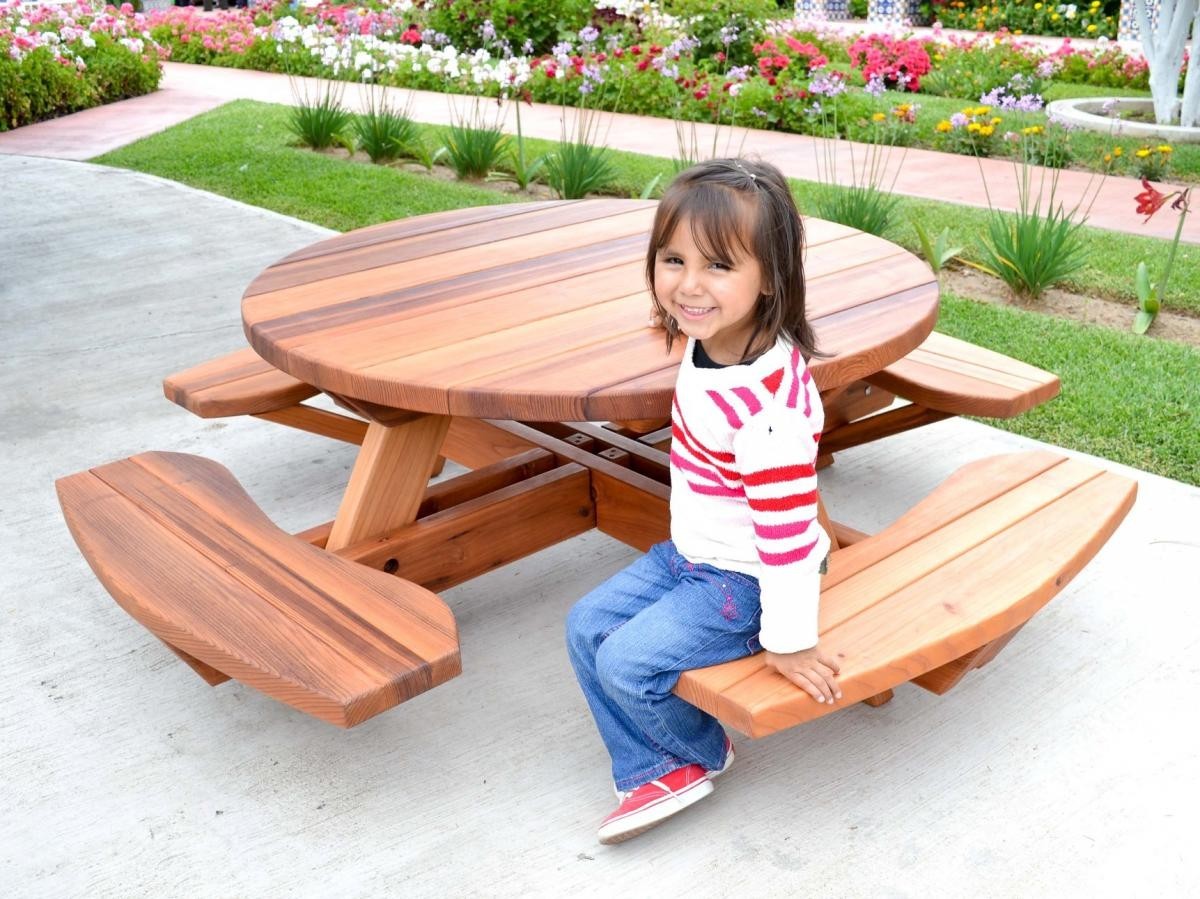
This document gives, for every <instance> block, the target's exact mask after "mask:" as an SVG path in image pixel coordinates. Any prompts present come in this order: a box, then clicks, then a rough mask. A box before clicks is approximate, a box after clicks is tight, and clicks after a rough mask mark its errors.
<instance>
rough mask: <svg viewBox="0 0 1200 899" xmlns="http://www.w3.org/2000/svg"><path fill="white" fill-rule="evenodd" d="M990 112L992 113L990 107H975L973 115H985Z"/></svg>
mask: <svg viewBox="0 0 1200 899" xmlns="http://www.w3.org/2000/svg"><path fill="white" fill-rule="evenodd" d="M991 111H992V107H990V106H977V107H975V115H987V114H988V113H989V112H991Z"/></svg>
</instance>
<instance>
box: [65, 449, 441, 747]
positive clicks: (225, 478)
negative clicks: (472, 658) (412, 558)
mask: <svg viewBox="0 0 1200 899" xmlns="http://www.w3.org/2000/svg"><path fill="white" fill-rule="evenodd" d="M56 486H57V488H58V495H59V500H60V503H61V505H62V508H63V514H64V516H65V518H66V520H67V523H68V525H69V527H70V529H71V533H72V534H73V535H74V537H75V540H76V543H77V544H78V545H79V547H80V549H81V551H82V552H83V555H84V557H85V558H86V559H87V560H88V563H89V564H90V565H91V566H92V569H93V571H95V573H96V575H97V577H98V578H99V579H100V581H101V583H103V584H104V586H105V587H106V588H107V589H108V591H109V592H110V593H111V594H112V596H113V597H114V599H116V600H117V602H118V603H119V604H120V605H121V606H122V607H123V608H124V609H125V610H126V611H127V612H129V614H130V615H132V616H133V617H134V618H136V619H137V620H138V621H140V622H141V623H142V624H144V625H145V626H146V627H147V628H148V629H149V630H151V631H152V632H153V633H154V634H155V635H156V636H157V637H159V638H160V639H162V640H163V641H164V642H166V643H167V644H168V645H170V646H171V647H172V648H173V649H175V650H176V651H177V652H178V653H180V654H181V655H182V656H186V657H191V658H192V659H194V660H196V661H197V662H199V663H200V664H201V665H203V666H206V668H207V669H213V670H214V671H215V672H219V673H220V674H222V675H226V676H229V677H233V678H236V679H238V680H240V681H242V682H243V683H246V684H248V685H250V686H253V687H255V688H256V689H259V690H261V691H262V692H264V693H266V694H267V695H269V696H272V697H274V698H275V699H278V700H280V701H282V702H285V703H287V704H289V705H291V706H293V707H295V708H297V709H299V710H301V711H304V712H306V713H308V714H311V715H315V716H316V717H319V718H322V719H324V720H326V721H330V722H332V723H334V724H337V725H339V726H342V727H350V726H353V725H354V724H357V723H359V722H361V721H363V720H366V719H367V718H369V717H371V716H372V715H375V714H377V713H379V712H381V711H383V710H385V709H387V708H390V707H391V706H393V705H395V704H397V703H398V702H402V701H404V700H405V699H408V698H411V697H412V696H415V695H417V694H418V693H421V692H423V691H425V690H428V689H430V688H431V687H433V686H435V685H437V684H439V683H442V682H443V681H445V680H447V679H449V678H451V677H454V676H455V675H457V674H458V673H459V672H460V670H461V669H460V662H459V655H458V638H457V629H456V627H455V623H454V618H453V615H452V614H451V613H450V610H449V609H448V608H447V607H446V605H445V603H443V602H442V601H441V599H440V598H439V597H438V596H436V595H435V594H433V593H430V592H429V591H428V590H425V589H423V588H421V587H419V586H417V585H415V584H411V583H408V582H406V581H403V580H399V579H396V578H390V577H388V576H386V575H383V574H380V573H379V572H375V571H371V570H369V569H368V568H366V567H365V566H362V565H356V564H354V563H351V562H347V561H345V560H343V559H339V558H337V557H336V556H334V555H331V554H330V553H327V552H324V551H322V550H320V549H316V548H315V547H312V546H310V545H308V544H306V543H304V542H303V541H300V540H297V539H296V538H294V537H292V536H291V535H289V534H286V533H284V532H283V531H281V530H279V529H278V528H277V527H275V526H274V525H273V524H272V523H271V522H270V521H269V520H268V519H267V518H266V516H265V515H263V513H262V511H261V510H260V509H259V508H258V507H257V506H256V505H255V504H254V503H253V501H252V500H251V499H250V497H249V496H247V495H246V493H245V491H243V490H242V489H241V486H240V485H239V484H238V483H237V482H236V481H235V480H234V478H233V476H232V475H230V473H229V472H228V471H227V470H226V469H224V468H222V467H221V466H220V465H217V464H216V463H214V462H210V461H208V460H206V459H201V458H199V457H196V456H188V455H183V454H178V453H144V454H141V455H139V456H134V457H132V458H130V459H126V460H123V461H121V462H115V463H112V464H109V465H104V466H100V467H98V468H94V469H91V470H89V471H86V472H81V473H79V474H76V475H71V476H69V477H66V478H62V479H60V480H59V481H58V482H57V484H56ZM185 661H186V658H185ZM193 667H195V668H197V671H198V673H200V674H201V675H202V676H206V668H199V667H197V666H195V665H193ZM214 679H215V675H213V676H206V680H209V682H210V683H211V682H213V681H214Z"/></svg>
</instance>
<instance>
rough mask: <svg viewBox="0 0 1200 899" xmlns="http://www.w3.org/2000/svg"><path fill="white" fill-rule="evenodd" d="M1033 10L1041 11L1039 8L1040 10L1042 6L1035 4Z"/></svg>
mask: <svg viewBox="0 0 1200 899" xmlns="http://www.w3.org/2000/svg"><path fill="white" fill-rule="evenodd" d="M1033 8H1034V9H1041V8H1042V4H1040V3H1035V4H1033Z"/></svg>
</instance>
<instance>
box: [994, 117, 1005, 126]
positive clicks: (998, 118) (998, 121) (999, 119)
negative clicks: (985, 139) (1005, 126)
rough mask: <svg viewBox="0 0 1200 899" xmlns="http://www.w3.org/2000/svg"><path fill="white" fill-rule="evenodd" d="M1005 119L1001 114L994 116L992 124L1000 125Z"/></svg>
mask: <svg viewBox="0 0 1200 899" xmlns="http://www.w3.org/2000/svg"><path fill="white" fill-rule="evenodd" d="M1003 121H1004V119H1002V118H1000V116H992V124H993V125H999V124H1000V123H1001V122H1003Z"/></svg>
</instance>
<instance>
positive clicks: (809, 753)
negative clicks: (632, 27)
mask: <svg viewBox="0 0 1200 899" xmlns="http://www.w3.org/2000/svg"><path fill="white" fill-rule="evenodd" d="M614 133H616V132H614ZM0 183H3V184H4V190H3V192H0V259H2V260H3V266H2V269H0V340H2V342H3V347H2V349H3V352H2V353H0V404H2V408H0V446H2V447H3V456H4V459H5V462H6V464H5V465H4V466H3V468H2V469H0V498H2V499H0V510H2V515H3V521H4V525H5V533H6V534H7V535H8V540H7V545H8V551H7V554H6V561H7V564H6V565H5V566H4V569H3V574H2V575H0V577H2V585H3V589H2V591H0V592H2V594H3V596H4V608H5V621H6V626H5V627H4V629H3V631H2V636H0V677H2V679H3V683H4V684H5V687H6V690H5V694H6V695H5V700H6V701H5V702H4V703H3V705H2V706H0V740H2V744H0V745H2V746H3V749H4V751H3V754H2V756H0V758H2V762H0V764H2V765H3V781H4V784H5V798H6V803H5V806H6V814H5V815H3V816H2V818H0V882H4V883H8V884H9V885H10V886H9V887H8V888H6V892H8V893H9V894H10V895H14V896H20V897H60V896H61V897H77V896H83V895H86V896H96V897H121V899H126V897H143V896H144V897H155V899H159V897H164V896H181V895H187V896H193V897H209V896H212V897H229V896H245V897H251V896H253V897H260V896H261V897H275V896H313V897H326V896H338V897H343V896H346V897H351V896H386V897H405V899H409V897H426V896H428V897H442V896H456V897H457V896H486V897H492V896H513V897H516V896H521V897H525V896H531V895H532V896H553V897H559V896H576V895H579V896H602V897H606V896H643V895H655V896H667V897H670V896H677V895H685V894H686V895H688V896H699V897H708V896H713V897H721V896H732V895H759V896H780V897H783V896H787V897H792V896H809V895H837V896H846V897H872V899H874V897H914V899H917V897H920V899H925V897H931V896H933V897H937V896H958V895H972V896H983V897H990V896H996V897H1022V899H1023V897H1031V896H1047V897H1051V896H1052V897H1076V896H1078V897H1089V899H1091V897H1105V896H1118V895H1119V896H1135V897H1136V896H1153V897H1160V896H1167V897H1174V896H1188V895H1196V893H1197V891H1198V890H1200V876H1198V875H1197V872H1196V869H1195V864H1194V861H1193V857H1192V854H1191V853H1192V849H1193V844H1194V837H1193V836H1192V835H1193V834H1195V833H1196V832H1197V830H1198V829H1200V770H1198V767H1197V765H1196V745H1197V744H1196V738H1195V732H1194V723H1193V722H1194V717H1195V716H1194V713H1193V711H1192V706H1193V703H1194V698H1195V695H1196V693H1197V691H1198V690H1200V669H1198V668H1197V666H1196V664H1195V659H1196V657H1197V651H1198V649H1200V647H1198V642H1200V639H1198V638H1200V626H1198V624H1197V619H1196V615H1195V602H1196V590H1195V583H1196V570H1197V566H1198V563H1200V545H1198V544H1200V541H1198V537H1197V529H1196V522H1197V521H1198V520H1200V490H1198V489H1197V488H1195V487H1191V486H1188V485H1184V484H1181V483H1178V482H1174V481H1169V480H1166V479H1164V478H1160V477H1156V476H1153V475H1149V474H1145V473H1142V472H1137V471H1132V470H1129V469H1126V468H1123V467H1122V466H1118V465H1115V464H1112V463H1109V462H1105V461H1103V460H1100V464H1102V465H1105V466H1107V467H1109V468H1112V469H1114V470H1117V471H1121V472H1123V473H1125V474H1127V475H1129V476H1132V477H1136V478H1137V480H1138V482H1139V490H1140V494H1139V498H1138V502H1137V505H1136V506H1135V507H1134V509H1133V511H1132V513H1131V514H1130V516H1129V518H1128V519H1127V520H1126V522H1125V523H1124V525H1123V526H1122V527H1121V528H1120V529H1119V530H1118V532H1117V534H1116V536H1115V537H1114V538H1113V539H1112V540H1111V541H1110V543H1109V544H1108V545H1107V546H1106V547H1105V548H1104V549H1103V550H1102V552H1101V553H1100V555H1099V556H1098V557H1097V558H1096V560H1095V561H1094V562H1093V563H1092V564H1091V565H1090V566H1089V567H1088V568H1087V569H1086V570H1085V571H1084V572H1083V573H1082V574H1081V575H1080V576H1079V577H1078V578H1076V580H1075V581H1074V582H1073V583H1071V584H1070V585H1069V586H1068V587H1067V588H1066V589H1065V590H1064V591H1063V593H1062V594H1060V595H1059V596H1058V597H1057V598H1056V599H1055V600H1054V601H1053V602H1052V603H1051V604H1050V605H1049V606H1048V607H1047V608H1046V609H1045V610H1043V611H1042V612H1041V613H1040V614H1039V615H1037V616H1036V617H1035V618H1034V619H1033V620H1032V621H1031V622H1030V623H1029V625H1027V626H1026V627H1025V628H1024V629H1023V630H1022V631H1021V633H1020V634H1019V635H1018V636H1017V637H1016V638H1015V640H1014V641H1013V642H1012V643H1011V644H1010V645H1009V647H1008V648H1007V649H1005V651H1004V652H1003V653H1002V654H1001V655H1000V656H999V658H998V659H997V660H996V661H995V662H993V663H992V664H991V665H989V666H988V667H987V668H985V669H983V670H982V671H980V672H975V673H972V674H971V675H969V676H968V678H967V679H966V680H965V681H964V682H963V684H962V685H961V686H959V687H958V688H956V689H955V690H954V691H952V692H950V693H949V694H947V695H946V696H943V697H936V696H933V695H932V694H928V693H926V692H924V691H923V690H920V689H918V688H915V687H906V688H902V689H899V690H897V694H896V698H895V699H894V700H893V701H892V702H891V703H890V704H888V705H886V706H884V707H882V708H879V709H871V708H868V707H866V706H863V705H859V706H855V707H852V708H848V709H846V710H844V711H841V712H840V713H838V714H836V715H832V716H829V717H826V718H824V719H821V720H819V721H816V722H813V723H811V724H808V725H805V726H803V727H800V728H795V729H792V730H790V731H786V732H784V733H782V734H778V735H775V736H773V737H770V738H768V739H765V740H761V741H754V742H752V741H749V740H746V739H744V738H740V737H735V743H736V745H737V750H738V759H737V763H736V765H735V766H734V768H733V769H732V770H731V771H730V773H729V774H728V775H726V776H725V777H724V778H722V780H721V781H720V782H719V784H718V786H717V790H716V792H715V794H714V795H713V796H712V797H711V798H710V799H707V800H705V801H704V802H703V803H701V804H699V805H697V806H696V807H695V808H694V809H691V810H689V812H688V813H686V814H685V815H681V816H680V817H679V818H678V819H676V820H674V821H671V822H668V823H667V824H665V825H663V826H662V827H660V828H659V829H657V830H655V831H652V832H650V833H648V834H645V835H644V836H642V837H639V838H638V839H636V840H634V841H632V842H630V843H627V844H624V845H620V846H614V847H604V846H600V845H598V844H597V843H596V840H595V827H596V825H597V824H598V822H599V820H600V818H601V817H602V816H603V815H604V814H606V813H607V812H608V811H609V810H610V808H611V805H612V802H613V799H612V793H611V784H610V781H609V778H608V774H607V761H606V756H605V754H604V751H603V749H602V747H601V745H600V743H599V740H598V738H597V737H596V735H595V732H594V728H593V726H592V724H591V722H590V719H589V717H588V714H587V711H586V709H585V707H584V704H583V701H582V698H581V696H580V694H579V692H578V689H577V688H576V686H575V684H574V681H573V678H572V676H571V674H570V670H569V665H568V662H567V659H566V656H565V653H564V650H563V645H562V642H563V641H562V633H561V632H562V625H563V620H564V616H565V614H566V611H567V609H568V608H569V607H570V605H571V603H572V602H573V601H574V600H575V599H576V598H577V597H578V596H579V595H581V594H582V593H583V592H585V591H586V590H587V589H589V588H590V587H591V586H593V585H594V584H596V583H597V582H599V581H600V580H601V579H602V578H603V577H604V576H606V575H607V574H608V573H610V572H612V571H614V570H616V569H617V568H618V567H620V566H621V565H623V564H625V563H626V562H628V561H629V560H630V559H632V558H633V556H634V554H633V552H632V551H631V550H629V549H627V548H625V547H623V546H621V545H620V544H617V543H616V542H614V541H612V540H610V539H609V538H607V537H604V536H602V535H600V534H598V533H596V532H593V533H591V534H587V535H584V536H582V537H578V538H575V539H573V540H570V541H568V542H566V543H564V544H561V545H559V546H557V547H555V548H553V549H551V550H547V551H545V552H543V553H540V554H538V555H536V556H533V557H530V558H528V559H526V560H523V561H521V562H517V563H514V564H512V565H510V566H507V567H506V568H503V569H501V570H498V571H496V572H493V573H491V574H489V575H487V576H485V577H482V578H479V579H477V580H475V581H473V582H470V583H468V584H464V585H462V586H460V587H457V588H454V589H452V590H449V591H447V592H446V594H445V596H446V599H447V601H448V602H449V604H450V606H451V608H452V609H453V611H454V613H455V615H456V617H457V619H458V622H459V627H460V634H461V639H462V654H463V664H464V673H463V675H462V676H461V677H459V678H457V679H455V680H453V681H451V682H449V683H447V684H445V685H443V686H441V687H439V688H437V689H435V690H433V691H431V692H429V693H427V694H424V695H422V696H420V697H417V698H416V699H415V700H413V701H411V702H408V703H405V704H404V705H402V706H400V707H398V708H396V709H393V710H392V711H390V712H388V713H386V714H383V715H380V716H379V717H377V718H374V719H372V720H371V721H369V722H367V723H366V724H364V725H363V726H361V727H359V728H356V729H354V730H352V731H340V730H337V729H336V728H333V727H331V726H329V725H326V724H323V723H321V722H319V721H316V720H314V719H312V718H308V717H306V716H303V715H301V714H300V713H298V712H295V711H293V710H291V709H289V708H287V707H285V706H282V705H280V704H278V703H275V702H273V701H271V700H269V699H267V698H265V697H263V696H262V695H261V694H258V693H256V692H255V691H253V690H250V689H248V688H245V687H243V686H241V685H239V684H236V683H228V684H225V685H222V686H221V687H218V688H215V689H212V688H209V687H207V686H206V685H205V684H204V683H202V682H201V681H200V680H199V679H198V678H197V677H196V676H195V675H194V674H193V673H192V672H191V671H190V670H189V669H188V668H187V667H186V666H185V665H183V664H182V663H181V662H179V661H178V660H177V659H176V658H175V657H174V656H173V655H172V654H171V653H170V652H169V651H168V650H167V649H166V648H165V647H164V646H163V645H162V644H161V643H159V642H158V641H157V640H156V639H155V638H154V637H152V636H151V635H150V634H149V633H148V632H147V631H145V630H144V629H143V628H142V627H141V626H140V625H138V624H137V623H135V622H134V621H133V620H132V619H130V618H129V617H128V616H127V615H126V614H125V613H124V612H123V611H121V610H120V609H119V608H118V607H117V605H116V604H115V603H114V602H113V601H112V599H111V598H110V597H109V596H108V595H107V593H106V592H105V591H104V589H103V588H102V587H101V586H100V584H99V583H98V582H97V580H96V579H95V577H94V576H93V574H92V572H91V571H90V569H89V568H88V566H87V564H86V563H85V562H84V560H83V558H82V557H81V556H80V555H79V553H78V551H77V550H76V548H75V546H74V543H73V541H72V540H71V538H70V536H69V534H68V532H67V529H66V526H65V524H64V523H63V520H62V517H61V515H60V513H59V510H58V507H57V503H56V500H55V495H54V490H53V481H54V479H55V478H56V477H59V476H61V475H64V474H68V473H71V472H75V471H78V470H80V469H83V468H86V467H88V466H91V465H95V464H99V463H101V462H105V461H109V460H113V459H117V458H121V457H124V456H128V455H130V454H133V453H136V452H139V451H142V450H147V449H164V450H178V451H184V452H193V453H198V454H201V455H205V456H208V457H210V458H212V459H215V460H216V461H218V462H220V463H221V464H223V465H225V466H227V467H228V468H230V469H231V471H232V472H233V473H234V474H235V475H236V476H237V477H238V478H239V479H240V480H241V482H242V483H243V484H244V486H245V487H246V489H247V490H248V492H249V493H250V495H251V496H252V497H254V499H255V500H256V501H257V502H258V503H259V504H260V505H261V506H262V507H263V509H264V510H265V511H266V512H267V514H268V515H269V516H270V517H271V518H272V519H273V520H275V521H276V522H277V523H279V524H280V525H281V526H282V527H284V528H287V529H292V530H298V529H300V528H303V527H306V526H308V525H311V524H313V523H315V522H318V521H323V520H327V519H329V518H331V517H332V515H333V512H334V510H335V507H336V503H337V499H338V497H339V496H340V493H341V490H342V489H343V487H344V484H345V480H346V477H347V474H348V471H349V466H350V464H351V462H352V459H353V449H352V448H351V447H348V446H345V445H341V444H335V443H333V442H332V441H328V440H324V439H321V438H318V437H314V436H310V435H305V434H300V433H296V432H291V431H286V430H284V429H281V428H278V427H275V426H273V425H270V424H267V423H265V422H259V421H255V420H215V421H214V420H209V421H205V420H201V419H198V418H195V417H193V416H191V415H189V414H188V413H186V412H184V411H183V410H182V409H180V408H178V407H176V406H174V405H173V404H171V403H169V402H168V401H166V400H165V399H164V398H163V397H162V392H161V386H160V382H161V378H162V377H163V375H164V374H166V373H169V372H171V371H174V370H176V369H178V368H181V367H184V366H186V365H190V364H192V363H195V362H198V361H200V360H203V359H206V358H210V357H212V356H214V355H217V354H219V353H222V352H225V351H228V350H232V349H235V348H237V347H239V346H242V345H243V338H242V335H241V329H240V322H239V317H238V304H239V299H240V296H241V292H242V290H243V289H244V287H245V285H246V284H247V283H248V282H249V281H250V279H251V278H252V277H253V276H254V274H256V273H257V272H258V271H259V270H260V269H261V268H263V267H264V266H265V265H267V264H269V263H270V262H272V261H274V260H276V259H277V258H279V257H281V256H283V255H285V254H286V253H288V252H290V251H292V250H294V249H296V248H298V247H300V246H303V245H305V244H307V243H310V242H312V241H314V240H316V239H318V238H319V237H320V236H322V235H323V234H325V233H327V232H324V231H322V230H321V229H319V228H316V227H313V226H311V225H308V224H306V223H303V222H298V221H295V220H291V219H287V218H284V217H282V216H279V215H275V214H273V213H269V212H265V211H263V210H261V209H256V208H253V207H248V206H244V205H241V204H238V203H234V202H231V201H228V200H225V199H222V198H219V197H215V196H213V195H210V194H206V193H202V192H198V191H194V190H190V189H188V188H186V187H182V186H180V185H177V184H173V183H170V182H165V181H162V180H159V179H156V178H153V177H149V176H145V175H140V174H135V173H130V172H125V171H120V170H114V169H109V168H102V167H97V166H92V165H88V164H83V163H78V162H70V161H62V160H54V159H46V158H31V157H28V156H20V155H8V156H0ZM930 440H935V441H937V446H938V448H939V450H938V452H936V453H931V452H929V445H930V443H929V441H930ZM1036 445H1038V444H1036V443H1034V442H1033V441H1029V440H1025V439H1023V438H1020V437H1016V436H1013V435H1010V434H1007V433H1004V432H1001V431H997V430H994V429H991V428H988V427H985V426H983V425H979V424H974V423H971V422H966V421H947V422H943V423H940V424H937V425H934V426H932V427H931V428H928V429H926V430H924V431H919V432H917V433H915V434H910V435H905V436H901V437H898V438H891V439H889V440H885V441H882V442H880V443H878V444H876V445H873V446H867V447H862V448H859V449H857V450H854V451H850V452H847V453H845V454H843V455H842V456H841V457H839V461H838V463H837V464H836V465H834V466H833V467H832V468H831V469H829V470H828V471H827V472H824V473H823V474H822V487H823V491H824V493H825V495H826V498H827V500H828V502H829V504H830V507H831V508H832V509H833V510H834V512H835V515H836V516H837V517H838V518H840V519H842V520H845V521H846V522H847V523H849V524H851V525H853V526H856V527H860V528H862V529H864V530H875V529H878V528H879V527H881V526H882V525H883V524H884V523H885V522H887V521H888V520H891V519H894V518H895V517H896V516H897V515H898V514H899V513H900V511H901V510H903V509H904V508H907V507H908V506H910V505H911V504H912V503H913V502H915V501H916V500H917V499H918V498H919V497H921V496H922V495H924V494H925V493H927V492H928V491H929V490H931V489H932V488H933V487H934V486H935V485H936V484H937V483H939V482H940V481H941V480H943V479H944V478H945V477H946V476H948V475H949V474H950V473H951V472H952V471H953V470H955V469H956V468H958V467H959V466H961V465H962V464H964V463H966V462H968V461H970V460H972V459H976V458H980V457H984V456H988V455H992V454H995V453H998V452H1005V451H1009V450H1013V449H1020V448H1024V447H1029V446H1036Z"/></svg>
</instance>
